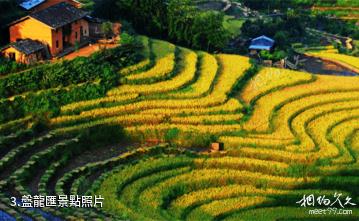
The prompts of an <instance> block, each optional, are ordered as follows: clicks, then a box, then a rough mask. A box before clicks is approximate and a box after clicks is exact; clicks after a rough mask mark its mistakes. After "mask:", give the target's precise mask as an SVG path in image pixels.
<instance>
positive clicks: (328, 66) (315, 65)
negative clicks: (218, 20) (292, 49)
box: [300, 55, 358, 76]
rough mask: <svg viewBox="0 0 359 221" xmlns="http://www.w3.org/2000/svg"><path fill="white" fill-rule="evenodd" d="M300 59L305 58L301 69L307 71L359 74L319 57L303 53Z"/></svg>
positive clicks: (328, 73) (342, 74)
mask: <svg viewBox="0 0 359 221" xmlns="http://www.w3.org/2000/svg"><path fill="white" fill-rule="evenodd" d="M300 59H305V61H304V62H302V67H301V70H303V71H306V72H310V73H315V74H324V75H337V76H358V74H356V73H355V72H353V71H351V70H349V69H346V68H344V67H342V66H339V65H337V64H335V63H332V62H329V61H324V60H321V59H319V58H314V57H309V56H305V55H301V58H300Z"/></svg>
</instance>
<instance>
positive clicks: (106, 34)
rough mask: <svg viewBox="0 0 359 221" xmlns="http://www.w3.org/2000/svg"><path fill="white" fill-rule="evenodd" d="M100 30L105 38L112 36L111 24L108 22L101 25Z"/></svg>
mask: <svg viewBox="0 0 359 221" xmlns="http://www.w3.org/2000/svg"><path fill="white" fill-rule="evenodd" d="M101 30H102V32H103V34H104V37H105V38H109V37H110V36H111V35H112V34H113V30H112V23H111V22H109V21H106V22H104V23H102V24H101Z"/></svg>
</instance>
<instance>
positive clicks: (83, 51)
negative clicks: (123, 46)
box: [54, 43, 119, 61]
mask: <svg viewBox="0 0 359 221" xmlns="http://www.w3.org/2000/svg"><path fill="white" fill-rule="evenodd" d="M117 46H119V45H118V44H99V43H96V44H92V45H88V46H85V47H83V48H80V49H79V50H77V51H75V52H72V53H70V54H68V55H65V56H64V57H63V58H64V59H66V60H72V59H74V58H77V57H80V56H81V57H89V56H90V55H92V54H93V53H95V52H97V51H99V50H101V49H110V48H115V47H117ZM57 60H58V59H54V61H57Z"/></svg>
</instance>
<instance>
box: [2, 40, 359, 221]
mask: <svg viewBox="0 0 359 221" xmlns="http://www.w3.org/2000/svg"><path fill="white" fill-rule="evenodd" d="M143 42H147V43H146V45H147V49H146V50H148V51H147V52H146V53H147V55H148V57H147V59H144V60H143V61H142V62H140V63H139V64H137V65H134V66H131V67H127V68H125V69H122V70H118V71H119V75H121V79H122V84H121V85H119V86H117V87H115V88H113V89H111V90H110V91H108V93H107V96H106V97H104V98H100V99H95V100H88V101H81V102H77V103H73V104H69V105H65V106H63V107H62V108H61V113H60V114H59V116H57V117H54V118H52V119H51V120H50V121H51V129H47V130H45V131H44V130H40V129H39V128H34V127H31V120H32V119H31V118H24V119H19V120H17V121H14V122H9V123H7V124H4V125H1V126H0V131H1V133H2V135H1V140H0V145H1V147H0V158H1V160H0V180H1V183H0V185H1V186H0V188H1V198H0V200H1V201H0V212H1V213H4V214H6V217H9V220H16V219H18V220H20V219H26V218H29V217H30V218H32V219H35V220H48V217H52V218H59V219H67V220H81V219H83V220H106V219H108V220H191V221H192V220H201V221H202V220H248V221H252V220H266V221H267V220H293V221H294V220H313V219H316V220H329V221H330V220H358V219H359V215H358V212H359V210H358V209H357V206H350V205H346V208H347V209H351V210H352V214H351V215H338V214H337V215H334V214H330V215H328V214H326V215H310V214H308V210H309V208H310V207H306V208H303V207H300V205H299V204H298V203H296V202H298V201H299V200H301V199H302V198H303V195H310V194H314V195H315V196H317V197H318V196H322V195H326V196H327V197H328V198H330V199H331V200H333V196H334V195H335V193H342V194H343V198H342V200H343V203H344V202H345V197H346V196H349V197H351V198H352V202H353V203H359V192H358V188H357V186H358V185H359V177H358V169H359V168H358V165H359V164H358V155H359V77H339V76H324V75H318V76H316V75H312V74H309V73H303V72H296V71H289V70H284V69H275V68H261V69H259V70H257V68H256V67H255V66H254V65H253V64H251V62H250V60H249V59H248V58H247V57H242V56H238V55H226V54H218V55H211V54H208V53H204V52H197V51H192V50H189V49H186V48H181V47H177V46H174V45H171V44H168V43H166V42H161V41H157V40H149V41H147V40H143ZM156 48H157V49H156ZM159 48H161V49H159ZM163 48H166V49H167V50H166V51H165V52H164V53H163V50H162V49H163ZM160 52H161V53H160ZM106 125H107V126H106ZM117 125H120V126H122V127H123V130H124V132H125V133H127V134H128V135H130V136H131V137H132V138H133V140H135V141H136V142H135V143H133V142H132V143H126V142H124V141H122V140H121V139H119V140H116V139H115V140H114V141H111V142H110V140H109V137H108V136H106V135H107V134H110V132H111V131H112V132H113V130H116V129H118V127H117ZM25 128H26V129H25ZM82 130H88V133H87V135H86V134H85V136H84V135H81V136H79V133H78V132H79V131H82ZM118 130H119V129H118ZM119 133H120V132H119ZM92 134H100V135H101V136H102V137H103V139H101V140H97V141H94V140H91V135H92ZM101 136H100V137H101ZM148 139H152V140H153V139H155V140H158V141H159V142H163V143H164V144H159V145H154V146H152V147H145V146H143V145H142V144H141V143H143V142H145V141H146V140H148ZM208 139H209V140H208ZM207 141H220V142H223V143H224V151H221V152H212V153H210V152H208V151H201V150H203V149H201V148H198V149H197V147H199V146H196V145H198V144H199V143H201V142H202V143H206V142H207ZM188 147H190V148H188ZM193 150H194V151H193ZM28 194H30V195H35V194H41V195H61V194H66V195H76V194H78V195H95V194H96V195H102V196H103V197H104V202H103V208H81V209H78V208H76V209H75V208H45V209H41V210H28V209H24V208H20V207H11V206H10V199H9V197H10V196H21V195H28ZM4 217H5V215H4Z"/></svg>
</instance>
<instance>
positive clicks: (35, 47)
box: [10, 39, 45, 55]
mask: <svg viewBox="0 0 359 221" xmlns="http://www.w3.org/2000/svg"><path fill="white" fill-rule="evenodd" d="M10 46H11V47H14V48H15V49H16V50H18V51H20V52H22V53H24V54H26V55H29V54H32V53H34V52H37V51H40V50H43V49H45V46H44V45H43V44H41V43H40V42H38V41H34V40H31V39H24V40H20V41H17V42H15V43H12V44H11V45H10Z"/></svg>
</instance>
